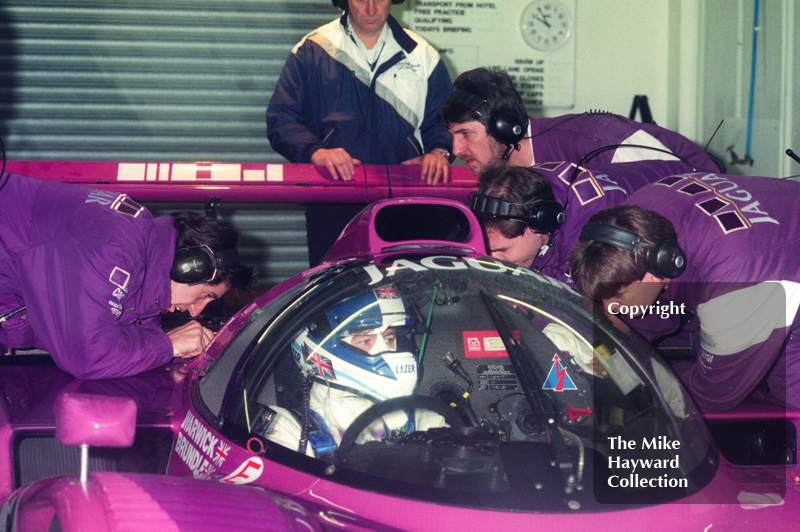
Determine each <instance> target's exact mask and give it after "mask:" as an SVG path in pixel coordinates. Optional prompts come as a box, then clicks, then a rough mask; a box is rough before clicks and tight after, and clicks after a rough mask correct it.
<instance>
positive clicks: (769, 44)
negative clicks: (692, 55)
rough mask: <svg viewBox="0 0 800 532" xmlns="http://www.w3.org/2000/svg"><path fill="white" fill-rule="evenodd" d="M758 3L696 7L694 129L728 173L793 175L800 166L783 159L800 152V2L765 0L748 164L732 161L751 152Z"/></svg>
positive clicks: (736, 0) (720, 1)
mask: <svg viewBox="0 0 800 532" xmlns="http://www.w3.org/2000/svg"><path fill="white" fill-rule="evenodd" d="M754 7H755V0H705V1H701V2H700V3H699V10H698V19H699V21H700V37H699V44H700V46H699V50H700V55H699V73H698V91H697V97H698V103H697V106H698V111H699V112H698V114H697V116H696V118H697V129H698V131H699V132H700V137H702V138H708V137H710V136H711V135H712V134H713V132H714V130H715V129H716V127H717V126H718V124H719V122H720V121H721V120H723V119H724V123H723V125H722V127H721V128H720V130H719V132H718V133H717V135H716V137H715V138H714V140H713V143H712V148H711V149H712V151H714V152H715V153H716V154H717V155H719V156H721V157H722V158H723V159H724V161H725V163H726V164H727V165H728V170H729V172H730V173H736V174H744V175H762V176H771V177H788V176H797V175H798V174H800V164H798V163H796V162H795V161H793V160H791V159H790V158H789V157H787V156H786V154H785V151H786V149H787V148H791V149H793V150H794V151H795V152H800V94H799V93H800V90H798V89H800V87H799V86H798V81H797V76H798V74H800V71H798V68H797V67H796V66H795V62H796V61H797V59H798V58H800V35H798V31H799V30H800V28H797V24H798V17H800V0H760V2H759V17H758V30H757V32H756V33H757V34H758V36H757V43H756V54H755V72H754V83H755V84H754V91H753V107H752V130H751V136H750V139H751V140H750V145H751V147H750V156H751V158H752V159H753V164H752V166H751V165H750V164H749V163H743V164H733V163H732V162H731V161H732V160H733V154H734V153H735V154H736V157H737V158H738V159H740V160H741V159H744V158H745V153H746V151H747V127H748V110H749V107H750V105H749V101H750V87H751V60H752V57H753V54H752V52H753V21H754Z"/></svg>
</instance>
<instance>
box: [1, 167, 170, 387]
mask: <svg viewBox="0 0 800 532" xmlns="http://www.w3.org/2000/svg"><path fill="white" fill-rule="evenodd" d="M176 236H177V233H176V230H175V228H174V226H173V222H172V217H169V216H167V217H163V218H158V219H154V218H153V216H152V215H151V214H150V212H149V211H147V210H146V209H144V208H143V207H141V206H140V205H138V204H137V203H135V202H133V201H132V200H131V199H130V198H128V197H127V196H125V195H124V194H119V193H117V192H109V191H101V190H97V189H95V188H93V187H89V186H84V185H70V184H64V183H57V182H51V181H41V180H37V179H32V178H28V177H24V176H20V175H13V174H5V175H3V176H2V178H0V313H5V312H8V311H9V310H13V309H14V308H17V307H18V306H20V305H23V304H24V305H25V306H26V310H25V312H24V313H22V314H19V315H17V316H14V317H13V318H11V319H9V320H8V321H6V322H5V323H3V328H2V330H0V343H1V344H3V345H6V346H9V347H16V348H30V347H36V348H40V349H44V350H46V351H47V352H49V353H50V355H51V356H52V357H53V359H54V360H55V362H56V364H57V365H58V367H60V368H61V369H63V370H65V371H67V372H69V373H71V374H72V375H74V376H76V377H78V378H88V379H92V378H105V377H119V376H125V375H132V374H135V373H140V372H142V371H145V370H148V369H150V368H154V367H156V366H159V365H162V364H164V363H166V362H169V360H170V359H171V358H172V353H173V348H172V343H171V342H170V340H169V338H168V336H167V335H166V333H165V332H164V331H163V330H162V329H161V327H160V326H159V323H160V315H161V312H162V311H163V310H164V309H165V308H167V307H169V305H170V295H171V290H170V279H169V271H170V268H171V266H172V261H173V256H174V253H175V242H176Z"/></svg>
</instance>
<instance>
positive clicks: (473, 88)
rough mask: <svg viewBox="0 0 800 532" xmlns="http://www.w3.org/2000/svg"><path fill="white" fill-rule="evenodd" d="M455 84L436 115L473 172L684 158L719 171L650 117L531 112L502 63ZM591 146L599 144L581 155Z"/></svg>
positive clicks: (687, 142) (701, 153) (455, 151)
mask: <svg viewBox="0 0 800 532" xmlns="http://www.w3.org/2000/svg"><path fill="white" fill-rule="evenodd" d="M453 87H454V89H455V90H454V91H453V93H452V94H451V95H450V97H449V98H448V99H447V101H446V102H445V104H444V105H443V106H442V107H441V109H439V113H438V115H437V118H438V120H439V122H441V123H442V124H444V125H445V127H447V129H448V130H449V131H450V133H452V134H453V155H457V156H459V157H460V158H461V159H462V160H463V161H464V162H465V163H466V164H467V166H468V167H469V169H470V170H471V171H472V173H473V174H474V175H476V176H481V175H483V174H484V173H485V172H486V171H488V170H489V169H491V168H495V167H499V166H501V165H508V166H533V165H535V164H540V163H547V162H554V161H569V162H574V163H581V162H587V163H589V162H593V163H619V162H630V161H641V160H649V159H663V160H675V159H683V160H685V161H687V162H688V163H689V164H691V165H692V166H693V167H694V168H695V169H696V170H698V171H709V172H717V171H719V170H720V168H719V167H718V166H717V164H715V163H714V161H712V159H711V157H710V156H709V155H708V154H707V153H706V152H705V150H703V148H701V147H700V146H698V145H697V144H695V143H694V142H692V141H690V140H689V139H687V138H685V137H683V136H681V135H679V134H678V133H675V132H673V131H670V130H668V129H664V128H662V127H659V126H657V125H655V124H642V123H639V122H635V121H633V120H628V119H627V118H623V117H621V116H618V115H614V114H611V113H606V112H594V111H590V112H588V113H580V114H572V115H564V116H558V117H554V118H529V117H528V113H527V111H526V110H525V104H524V102H523V101H522V97H521V96H520V94H519V93H518V92H517V90H516V89H515V88H514V82H513V81H512V80H511V77H510V76H509V75H508V74H507V73H506V72H504V71H503V70H499V69H497V70H491V69H488V68H476V69H474V70H470V71H468V72H464V73H463V74H461V75H460V76H458V78H456V80H455V82H454V83H453ZM618 145H622V146H623V147H618ZM593 150H601V151H598V152H597V153H596V154H595V155H593V156H591V157H590V158H589V157H587V156H588V155H589V154H590V153H591V152H592V151H593ZM673 154H674V155H673ZM676 156H677V157H676ZM585 157H587V158H586V159H585V160H584V158H585Z"/></svg>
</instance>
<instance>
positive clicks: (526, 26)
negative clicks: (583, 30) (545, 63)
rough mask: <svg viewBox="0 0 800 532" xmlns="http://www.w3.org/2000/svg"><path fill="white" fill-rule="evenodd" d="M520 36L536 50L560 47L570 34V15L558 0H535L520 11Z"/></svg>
mask: <svg viewBox="0 0 800 532" xmlns="http://www.w3.org/2000/svg"><path fill="white" fill-rule="evenodd" d="M519 25H520V31H521V32H522V38H523V39H525V42H526V43H528V45H529V46H530V47H531V48H534V49H536V50H543V51H549V50H555V49H557V48H561V47H562V46H564V44H565V43H566V42H567V41H568V40H569V39H570V37H571V36H572V15H570V12H569V10H568V9H567V7H566V6H565V5H564V4H562V3H561V2H559V1H558V0H536V1H534V2H531V3H530V4H528V5H527V7H525V9H524V10H523V11H522V16H521V17H520V21H519Z"/></svg>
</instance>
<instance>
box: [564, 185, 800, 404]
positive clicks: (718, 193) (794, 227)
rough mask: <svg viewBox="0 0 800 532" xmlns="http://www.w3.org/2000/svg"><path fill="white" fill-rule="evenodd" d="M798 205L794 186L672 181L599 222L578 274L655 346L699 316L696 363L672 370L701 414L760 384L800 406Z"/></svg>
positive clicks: (587, 239) (585, 237)
mask: <svg viewBox="0 0 800 532" xmlns="http://www.w3.org/2000/svg"><path fill="white" fill-rule="evenodd" d="M798 212H800V183H797V182H795V181H790V180H785V179H776V178H769V177H744V176H731V175H719V174H703V173H701V174H690V175H678V176H674V177H668V178H664V179H662V180H661V181H658V182H656V183H654V184H651V185H648V186H645V187H643V188H641V189H639V190H638V191H636V192H635V193H634V194H633V195H632V196H631V197H630V198H629V199H628V200H626V201H625V203H624V204H623V205H621V206H617V207H613V208H610V209H606V210H603V211H600V212H598V213H597V214H596V215H594V216H593V217H592V218H591V219H590V220H589V222H590V223H587V224H586V225H585V226H584V228H583V230H582V232H581V236H580V238H581V240H580V241H579V242H578V244H577V245H576V246H575V247H574V248H573V250H572V254H571V257H570V261H569V262H570V269H571V272H572V277H573V280H574V281H575V284H576V285H577V287H578V289H579V290H580V291H581V292H583V293H584V294H586V295H587V296H589V297H591V298H592V299H594V300H595V301H597V302H598V303H600V304H601V305H602V306H603V308H605V309H606V311H607V313H608V314H609V315H610V316H611V317H612V321H616V320H615V319H613V318H619V319H620V320H622V322H624V323H625V324H627V325H629V326H630V327H631V328H633V329H634V330H636V331H637V332H639V333H641V334H642V335H643V336H644V337H645V338H647V339H648V340H651V341H653V340H656V339H657V338H658V337H661V336H663V335H667V334H670V333H672V332H674V331H676V330H677V329H679V327H680V326H681V324H682V322H685V321H686V317H687V315H689V316H690V315H691V314H692V313H696V315H697V318H698V320H694V322H697V321H699V328H700V342H699V345H698V346H696V347H695V351H696V354H697V357H696V361H695V360H691V361H676V362H675V363H674V366H675V370H676V373H677V374H678V375H679V376H680V377H681V379H682V380H683V382H684V384H685V385H686V386H687V388H688V389H689V391H690V392H691V393H692V395H693V396H694V399H695V401H696V402H697V403H698V405H699V406H700V407H701V408H702V409H704V410H706V411H727V410H730V409H731V408H733V407H734V406H736V405H737V404H738V403H740V402H741V401H742V400H743V399H744V398H745V397H746V396H747V395H748V394H750V393H751V392H752V391H753V390H754V389H760V390H762V389H763V390H764V391H767V392H768V393H769V394H770V395H774V396H776V397H778V398H779V399H781V400H784V399H785V400H786V401H787V402H788V403H789V404H791V405H793V406H795V407H800V338H796V335H797V334H798V327H800V316H799V315H798V307H800V260H799V258H800V217H798V216H797V213H798ZM617 323H619V322H618V321H617ZM619 326H620V327H622V328H624V325H623V324H620V325H619Z"/></svg>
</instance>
